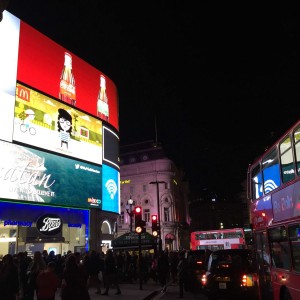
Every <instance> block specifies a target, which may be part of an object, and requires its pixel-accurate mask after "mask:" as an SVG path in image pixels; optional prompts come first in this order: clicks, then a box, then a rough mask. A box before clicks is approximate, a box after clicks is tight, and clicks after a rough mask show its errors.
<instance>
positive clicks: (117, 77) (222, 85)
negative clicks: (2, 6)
mask: <svg viewBox="0 0 300 300" xmlns="http://www.w3.org/2000/svg"><path fill="white" fill-rule="evenodd" d="M8 11H10V12H11V13H13V14H14V15H15V16H17V17H19V18H20V19H22V20H23V21H24V22H26V23H28V24H29V25H31V26H33V27H34V28H36V29H37V30H39V31H41V32H42V33H44V34H45V35H47V36H48V37H50V38H51V39H53V40H54V41H56V42H57V43H58V44H60V45H62V46H63V47H65V48H67V49H68V50H70V51H72V52H73V53H74V54H76V55H77V56H79V57H80V58H82V59H84V60H85V61H87V62H88V63H90V64H91V65H93V66H95V67H96V68H97V69H99V70H100V71H101V72H103V73H104V74H106V75H107V76H109V77H110V78H111V80H112V81H114V82H115V84H116V86H117V88H118V92H119V108H120V111H119V116H120V141H121V145H126V144H131V143H138V142H142V141H146V140H151V139H155V138H156V132H155V118H156V121H157V137H158V141H159V142H161V143H162V146H163V147H164V148H165V150H166V153H167V155H168V156H169V158H170V159H172V160H173V161H174V162H175V163H176V165H178V166H179V167H181V168H182V169H183V170H185V172H186V175H187V177H188V178H189V180H190V182H191V187H192V189H193V191H194V192H195V193H200V192H201V191H202V190H203V189H204V188H206V189H208V190H210V191H212V192H214V193H216V194H217V195H219V197H225V198H230V197H232V196H234V195H235V194H236V193H237V192H239V191H240V184H241V182H242V181H244V180H245V179H246V172H247V166H248V164H249V163H251V162H252V161H253V160H254V159H255V157H256V156H257V155H259V154H261V153H262V151H264V149H265V148H266V147H267V146H270V145H271V143H272V142H274V141H275V139H276V138H278V137H279V135H281V134H283V133H284V132H285V131H286V130H287V129H288V128H289V127H290V126H291V125H292V124H293V123H294V122H296V121H297V119H298V117H299V107H300V105H299V99H300V95H299V94H300V47H299V43H300V30H299V29H300V26H299V25H300V24H299V21H300V16H299V14H298V16H297V15H295V14H293V15H283V13H276V12H274V11H273V12H272V13H270V11H267V10H263V9H262V8H261V7H260V9H258V8H257V7H253V8H252V9H251V8H249V7H229V6H223V7H221V6H220V5H218V4H215V5H214V6H208V5H204V4H203V3H199V2H198V1H192V0H186V1H177V0H170V1H167V0H161V1H155V0H153V1H147V0H145V1H135V0H131V1H122V0H110V1H102V0H90V1H80V2H78V3H77V1H61V0H60V1H56V0H52V1H46V0H44V1H40V0H26V1H21V0H10V4H9V6H8ZM278 11H279V10H278Z"/></svg>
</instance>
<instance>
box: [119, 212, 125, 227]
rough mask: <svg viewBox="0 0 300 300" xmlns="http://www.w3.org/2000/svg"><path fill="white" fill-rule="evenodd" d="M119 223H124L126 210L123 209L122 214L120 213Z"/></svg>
mask: <svg viewBox="0 0 300 300" xmlns="http://www.w3.org/2000/svg"><path fill="white" fill-rule="evenodd" d="M118 224H119V225H122V224H124V211H121V214H120V215H119V218H118Z"/></svg>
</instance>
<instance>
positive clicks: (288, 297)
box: [283, 290, 292, 300]
mask: <svg viewBox="0 0 300 300" xmlns="http://www.w3.org/2000/svg"><path fill="white" fill-rule="evenodd" d="M283 300H292V297H291V295H290V293H289V291H288V290H285V291H284V295H283Z"/></svg>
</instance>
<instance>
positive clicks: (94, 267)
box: [87, 250, 101, 294]
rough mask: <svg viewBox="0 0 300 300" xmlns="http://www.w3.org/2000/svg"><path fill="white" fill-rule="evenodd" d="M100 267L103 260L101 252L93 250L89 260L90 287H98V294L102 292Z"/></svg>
mask: <svg viewBox="0 0 300 300" xmlns="http://www.w3.org/2000/svg"><path fill="white" fill-rule="evenodd" d="M100 268H101V261H100V257H99V254H98V253H97V252H96V251H95V250H92V251H91V253H90V256H89V258H88V261H87V271H88V289H89V288H90V287H92V286H94V287H96V289H97V291H96V294H101V281H100V279H99V277H98V276H99V272H100Z"/></svg>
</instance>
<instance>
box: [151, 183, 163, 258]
mask: <svg viewBox="0 0 300 300" xmlns="http://www.w3.org/2000/svg"><path fill="white" fill-rule="evenodd" d="M160 183H164V184H166V182H165V181H157V180H156V181H151V182H150V184H156V194H157V217H158V218H157V224H158V235H159V237H158V253H160V252H161V251H162V239H161V226H160V225H161V221H160V203H159V184H160Z"/></svg>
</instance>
